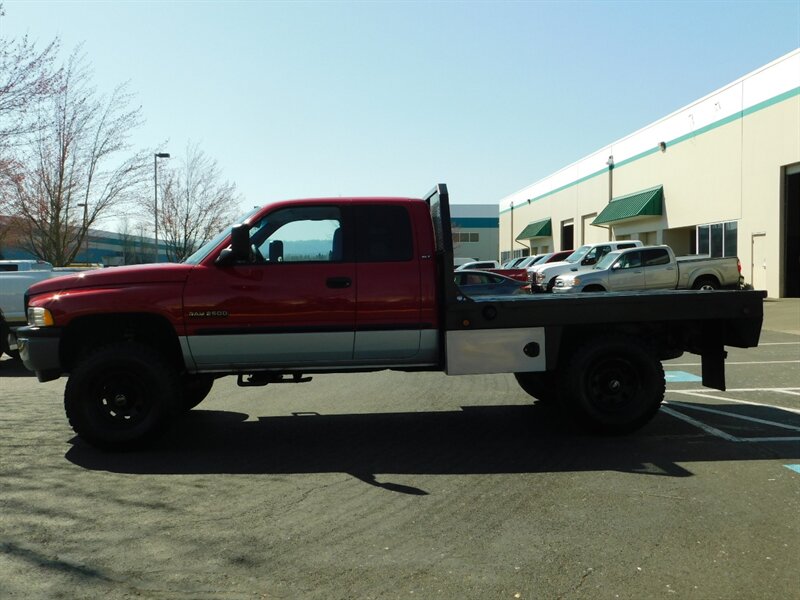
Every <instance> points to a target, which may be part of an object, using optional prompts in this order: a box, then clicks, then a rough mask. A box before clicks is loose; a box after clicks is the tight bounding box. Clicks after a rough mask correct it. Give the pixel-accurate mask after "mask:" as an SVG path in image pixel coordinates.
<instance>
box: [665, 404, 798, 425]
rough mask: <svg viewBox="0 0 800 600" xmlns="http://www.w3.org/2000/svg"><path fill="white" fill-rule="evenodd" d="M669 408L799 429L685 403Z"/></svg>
mask: <svg viewBox="0 0 800 600" xmlns="http://www.w3.org/2000/svg"><path fill="white" fill-rule="evenodd" d="M668 404H670V405H671V406H680V407H681V408H688V409H691V410H698V411H700V412H706V413H711V414H714V415H722V416H723V417H731V418H734V419H741V420H742V421H750V422H751V423H760V424H761V425H770V426H772V427H780V428H781V429H790V430H792V431H800V427H797V426H795V425H787V424H785V423H779V422H777V421H767V420H766V419H758V418H756V417H748V416H747V415H739V414H732V413H729V412H725V411H723V410H716V409H713V408H706V407H705V406H697V405H696V404H687V403H685V402H668Z"/></svg>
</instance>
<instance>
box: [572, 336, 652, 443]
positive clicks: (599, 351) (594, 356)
mask: <svg viewBox="0 0 800 600" xmlns="http://www.w3.org/2000/svg"><path fill="white" fill-rule="evenodd" d="M560 383H561V390H562V393H563V396H564V401H565V403H566V406H567V408H568V410H569V412H570V413H571V414H572V415H573V417H574V418H575V419H576V420H577V421H578V422H579V423H581V424H582V425H584V426H585V427H587V428H588V429H590V430H592V431H595V432H597V433H605V434H623V433H630V432H631V431H635V430H636V429H639V428H640V427H642V426H643V425H644V424H645V423H647V422H648V421H650V420H651V419H652V418H653V417H654V416H655V414H656V413H657V412H658V409H659V407H660V406H661V402H662V400H663V399H664V390H665V383H664V368H663V367H662V366H661V362H660V361H659V360H658V358H657V357H656V356H655V354H654V353H653V352H652V351H651V349H649V348H648V347H647V346H646V345H645V344H642V343H641V342H640V341H639V340H637V339H636V338H632V337H628V336H611V337H608V338H598V339H595V340H592V341H590V342H588V343H586V344H585V345H584V346H582V347H581V348H579V349H578V350H577V352H575V353H574V354H573V355H572V357H571V359H570V361H569V363H568V364H567V366H566V368H565V369H563V370H562V371H561V373H560Z"/></svg>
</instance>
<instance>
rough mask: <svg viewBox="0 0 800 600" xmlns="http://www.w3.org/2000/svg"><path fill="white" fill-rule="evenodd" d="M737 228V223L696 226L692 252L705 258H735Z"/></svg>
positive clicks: (737, 249) (737, 248)
mask: <svg viewBox="0 0 800 600" xmlns="http://www.w3.org/2000/svg"><path fill="white" fill-rule="evenodd" d="M738 226H739V224H738V222H737V221H728V222H726V223H712V224H711V225H698V226H697V234H696V236H695V247H694V248H693V250H694V251H695V253H696V254H704V255H707V256H736V254H737V252H738V251H739V247H738V241H737V239H738V237H737V234H738Z"/></svg>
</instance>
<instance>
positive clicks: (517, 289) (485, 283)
mask: <svg viewBox="0 0 800 600" xmlns="http://www.w3.org/2000/svg"><path fill="white" fill-rule="evenodd" d="M453 281H455V282H456V285H457V286H458V287H459V289H460V290H461V291H462V292H463V293H464V295H465V296H507V295H509V294H527V293H528V292H530V286H529V285H528V284H527V283H525V282H524V281H519V280H516V279H511V278H510V277H506V276H505V275H498V274H497V273H490V272H488V271H476V270H466V271H454V272H453Z"/></svg>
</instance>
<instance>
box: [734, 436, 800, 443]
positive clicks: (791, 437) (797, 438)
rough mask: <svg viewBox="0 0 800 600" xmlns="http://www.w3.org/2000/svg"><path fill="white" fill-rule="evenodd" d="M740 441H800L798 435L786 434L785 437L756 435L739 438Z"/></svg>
mask: <svg viewBox="0 0 800 600" xmlns="http://www.w3.org/2000/svg"><path fill="white" fill-rule="evenodd" d="M739 439H740V440H741V441H742V442H800V437H795V436H787V437H757V438H739Z"/></svg>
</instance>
